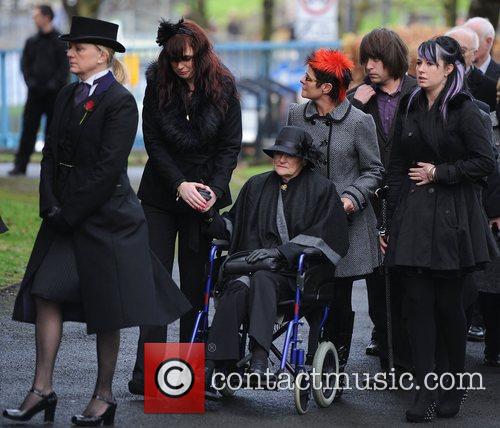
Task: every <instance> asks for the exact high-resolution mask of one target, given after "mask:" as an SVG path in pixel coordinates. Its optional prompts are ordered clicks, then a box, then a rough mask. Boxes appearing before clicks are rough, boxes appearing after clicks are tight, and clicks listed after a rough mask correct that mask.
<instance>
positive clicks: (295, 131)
mask: <svg viewBox="0 0 500 428" xmlns="http://www.w3.org/2000/svg"><path fill="white" fill-rule="evenodd" d="M263 152H264V153H265V154H266V155H268V156H270V157H273V155H274V153H285V154H287V155H289V156H296V157H299V158H303V159H306V160H308V161H310V162H312V163H314V161H315V160H316V159H317V158H318V157H319V156H320V153H319V151H318V149H316V148H315V147H314V146H313V145H312V137H311V136H310V135H309V133H308V132H307V131H305V130H304V129H302V128H299V127H298V126H285V127H283V128H281V131H280V132H279V134H278V136H277V137H276V142H275V143H274V145H273V146H271V147H269V148H268V149H263Z"/></svg>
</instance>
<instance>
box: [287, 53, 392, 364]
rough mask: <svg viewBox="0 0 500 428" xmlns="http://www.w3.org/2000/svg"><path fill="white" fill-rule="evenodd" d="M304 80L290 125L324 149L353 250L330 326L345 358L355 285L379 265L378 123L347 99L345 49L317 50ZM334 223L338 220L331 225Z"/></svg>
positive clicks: (338, 284) (324, 164) (338, 283)
mask: <svg viewBox="0 0 500 428" xmlns="http://www.w3.org/2000/svg"><path fill="white" fill-rule="evenodd" d="M306 66H307V68H306V72H305V74H304V76H303V77H302V79H301V80H300V83H301V84H302V96H303V97H304V98H308V99H309V101H308V102H307V103H305V104H292V105H291V106H290V111H289V114H288V125H294V126H300V127H302V128H304V129H305V130H306V131H307V132H308V133H309V134H310V135H311V136H312V137H313V144H314V146H316V147H317V148H319V149H320V151H321V153H322V157H321V158H320V159H319V160H318V161H317V162H316V166H315V167H316V170H318V171H319V172H321V173H322V174H323V175H324V176H326V177H328V178H329V179H330V180H332V181H333V183H334V184H335V187H336V188H337V191H338V192H339V195H340V198H341V200H342V203H343V205H344V211H345V212H346V214H347V215H348V218H349V251H348V253H347V255H346V256H345V257H344V258H343V259H342V260H341V261H340V262H339V264H338V265H337V269H336V273H335V277H336V278H335V294H336V298H335V299H334V300H333V307H332V319H331V320H330V322H329V328H330V329H331V331H332V334H333V337H332V340H333V342H334V344H335V346H336V347H337V349H338V350H339V358H340V362H341V365H342V366H345V364H346V363H347V358H348V356H349V349H350V344H351V337H352V329H353V323H354V312H352V306H351V293H352V284H353V281H354V280H355V279H359V278H363V277H364V276H365V275H367V274H370V273H371V272H373V269H374V268H376V267H377V266H378V265H379V257H378V238H377V232H376V218H375V213H374V212H373V209H372V207H371V205H370V196H371V195H372V194H373V192H374V191H375V190H376V189H377V187H378V186H379V184H380V181H381V179H382V173H383V171H384V168H383V166H382V163H381V161H380V154H379V148H378V143H377V135H376V129H375V123H374V121H373V118H372V117H371V116H370V115H369V114H365V113H363V112H362V111H361V110H358V109H357V108H356V107H353V106H352V105H351V103H350V102H349V100H347V98H346V90H347V88H348V87H349V83H350V82H351V80H352V78H351V69H352V67H353V63H352V62H351V61H350V60H349V59H348V58H347V57H346V56H345V55H343V54H342V53H341V52H338V51H334V50H329V49H318V50H316V51H315V52H313V53H312V54H311V55H309V56H308V58H307V59H306ZM332 227H335V225H332Z"/></svg>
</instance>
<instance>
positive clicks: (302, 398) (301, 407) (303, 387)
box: [293, 371, 311, 415]
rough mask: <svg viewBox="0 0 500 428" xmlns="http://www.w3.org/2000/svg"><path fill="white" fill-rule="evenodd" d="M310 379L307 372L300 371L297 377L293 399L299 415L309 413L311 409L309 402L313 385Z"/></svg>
mask: <svg viewBox="0 0 500 428" xmlns="http://www.w3.org/2000/svg"><path fill="white" fill-rule="evenodd" d="M310 383H311V382H310V379H309V376H308V374H307V372H305V371H300V372H299V373H298V374H297V376H296V377H295V382H294V388H293V397H294V401H295V408H296V409H297V413H298V414H299V415H303V414H305V413H307V410H308V409H309V401H310V399H311V385H310Z"/></svg>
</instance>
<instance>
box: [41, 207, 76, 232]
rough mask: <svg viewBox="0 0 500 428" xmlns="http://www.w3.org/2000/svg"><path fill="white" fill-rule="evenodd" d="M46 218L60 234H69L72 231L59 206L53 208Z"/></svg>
mask: <svg viewBox="0 0 500 428" xmlns="http://www.w3.org/2000/svg"><path fill="white" fill-rule="evenodd" d="M45 218H46V219H47V221H48V222H49V225H50V226H51V227H52V228H53V229H55V230H57V231H58V232H60V233H69V232H71V230H72V229H71V226H70V225H69V224H68V223H67V222H66V220H64V218H63V216H62V211H61V208H60V207H58V206H53V207H52V208H51V209H50V211H49V212H48V213H47V215H46V216H45Z"/></svg>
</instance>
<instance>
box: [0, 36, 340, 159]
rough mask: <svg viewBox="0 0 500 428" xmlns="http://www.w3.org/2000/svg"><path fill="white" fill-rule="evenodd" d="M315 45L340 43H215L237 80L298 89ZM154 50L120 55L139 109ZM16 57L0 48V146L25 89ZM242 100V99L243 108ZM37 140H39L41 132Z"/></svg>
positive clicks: (10, 141) (12, 128) (17, 123)
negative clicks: (268, 80) (262, 80)
mask: <svg viewBox="0 0 500 428" xmlns="http://www.w3.org/2000/svg"><path fill="white" fill-rule="evenodd" d="M319 46H322V47H330V48H339V47H340V43H339V42H338V41H337V42H332V43H321V44H319V43H314V42H287V43H275V42H256V43H250V42H249V43H239V42H238V43H225V44H219V45H216V46H215V49H216V51H217V53H218V55H219V56H220V57H221V59H222V61H223V62H224V64H225V65H226V66H227V67H228V68H229V69H230V70H231V71H232V72H233V74H234V75H235V76H236V78H237V79H238V80H242V79H254V80H255V79H256V80H259V79H272V80H273V81H275V82H278V83H280V84H281V85H283V86H285V87H289V88H291V89H294V90H296V91H298V90H299V88H300V84H299V79H300V76H301V75H302V74H303V72H304V59H305V57H306V55H307V54H308V53H309V52H310V51H311V50H313V49H315V48H317V47H319ZM158 53H159V50H158V49H155V48H152V49H130V50H128V51H127V53H126V54H125V55H123V56H122V57H120V58H121V59H123V60H124V62H125V64H126V66H127V68H128V69H129V72H131V73H130V74H131V77H132V78H131V82H130V84H129V85H128V88H129V90H130V91H131V92H132V93H133V95H134V96H135V99H136V100H137V105H138V108H139V111H140V110H141V108H142V97H143V95H144V90H145V86H146V81H145V78H144V73H145V70H146V68H147V66H148V64H149V63H150V62H151V61H153V60H154V59H155V58H156V57H157V55H158ZM20 57H21V51H20V50H0V149H7V150H12V149H15V148H16V147H17V144H18V139H19V133H20V131H21V118H22V111H23V106H24V101H25V99H26V93H27V90H26V86H25V84H24V80H23V76H22V74H21V71H20ZM244 101H245V100H242V102H243V110H245V103H244ZM249 104H251V103H249ZM248 108H251V107H248ZM244 113H245V111H244ZM243 119H244V120H245V114H243ZM244 127H245V124H244ZM41 130H43V128H41ZM39 139H40V141H42V140H43V133H42V132H41V133H40V135H39ZM142 146H143V138H142V127H141V126H140V125H139V128H138V132H137V138H136V143H135V147H136V148H140V147H142Z"/></svg>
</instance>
